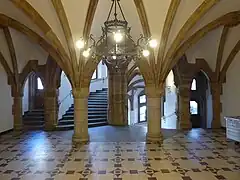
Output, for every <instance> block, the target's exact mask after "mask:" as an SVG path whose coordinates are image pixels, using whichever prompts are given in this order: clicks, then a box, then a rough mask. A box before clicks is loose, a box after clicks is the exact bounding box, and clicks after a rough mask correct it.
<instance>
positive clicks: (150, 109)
mask: <svg viewBox="0 0 240 180" xmlns="http://www.w3.org/2000/svg"><path fill="white" fill-rule="evenodd" d="M147 120H148V132H147V141H153V142H162V140H163V138H162V134H161V97H147Z"/></svg>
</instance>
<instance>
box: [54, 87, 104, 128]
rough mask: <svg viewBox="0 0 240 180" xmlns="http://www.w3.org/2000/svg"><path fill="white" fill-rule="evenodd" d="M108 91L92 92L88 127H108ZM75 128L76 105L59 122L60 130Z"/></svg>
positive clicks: (89, 101) (89, 102) (89, 103)
mask: <svg viewBox="0 0 240 180" xmlns="http://www.w3.org/2000/svg"><path fill="white" fill-rule="evenodd" d="M107 99H108V95H107V89H103V90H97V91H96V92H91V93H90V95H89V98H88V127H98V126H105V125H107V124H108V123H107V106H108V100H107ZM73 127H74V105H72V106H71V107H70V108H69V109H68V110H67V111H66V113H65V114H64V115H63V117H62V119H60V120H59V121H58V126H57V129H58V130H66V129H73Z"/></svg>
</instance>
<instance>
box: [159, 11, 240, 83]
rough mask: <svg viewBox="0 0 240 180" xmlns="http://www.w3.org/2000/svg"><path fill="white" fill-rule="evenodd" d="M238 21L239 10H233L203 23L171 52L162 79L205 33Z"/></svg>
mask: <svg viewBox="0 0 240 180" xmlns="http://www.w3.org/2000/svg"><path fill="white" fill-rule="evenodd" d="M239 23H240V11H234V12H230V13H227V14H225V15H223V16H221V17H219V18H217V19H216V20H214V21H212V22H210V23H209V24H207V25H205V26H204V27H203V28H201V29H200V30H198V31H197V32H196V33H194V34H193V35H192V36H191V37H190V38H189V39H187V40H186V41H185V42H184V43H183V44H182V45H181V46H180V47H179V48H178V49H177V50H176V52H175V53H174V54H172V56H171V58H170V59H172V60H171V62H169V63H167V64H164V68H163V69H165V74H164V79H165V78H166V76H167V74H168V72H169V71H170V70H171V69H172V68H173V67H174V65H175V64H176V63H177V62H178V61H179V59H180V58H181V57H182V56H183V54H184V53H185V52H186V51H187V49H189V48H190V47H191V46H192V45H194V44H196V43H197V42H198V41H199V40H200V39H202V38H203V37H204V36H206V34H208V33H209V32H211V31H213V30H214V29H217V28H218V27H220V26H228V27H234V26H236V25H238V24H239Z"/></svg>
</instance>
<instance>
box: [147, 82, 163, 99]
mask: <svg viewBox="0 0 240 180" xmlns="http://www.w3.org/2000/svg"><path fill="white" fill-rule="evenodd" d="M164 92H165V83H160V84H159V85H158V86H156V85H155V84H146V86H145V93H146V95H147V97H148V98H157V97H159V98H160V97H162V96H163V95H164Z"/></svg>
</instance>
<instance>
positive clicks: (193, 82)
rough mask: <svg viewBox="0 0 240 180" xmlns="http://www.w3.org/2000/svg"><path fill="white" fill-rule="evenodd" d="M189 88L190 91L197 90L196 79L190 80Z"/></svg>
mask: <svg viewBox="0 0 240 180" xmlns="http://www.w3.org/2000/svg"><path fill="white" fill-rule="evenodd" d="M191 90H192V91H196V90H197V82H196V79H193V81H192V86H191Z"/></svg>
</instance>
